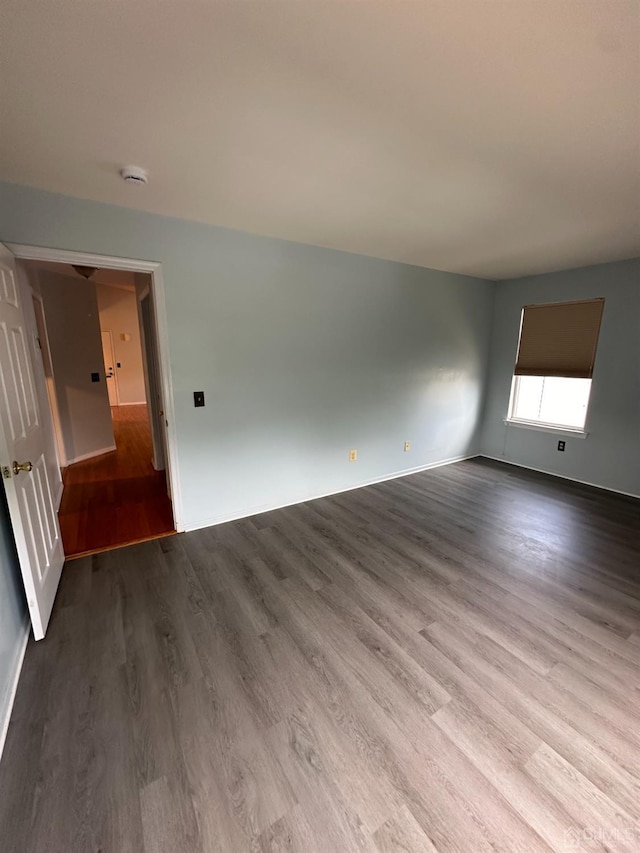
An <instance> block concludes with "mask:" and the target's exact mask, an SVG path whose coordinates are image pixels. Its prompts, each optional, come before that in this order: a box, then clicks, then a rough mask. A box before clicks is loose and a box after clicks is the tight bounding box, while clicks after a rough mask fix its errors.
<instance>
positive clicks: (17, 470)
mask: <svg viewBox="0 0 640 853" xmlns="http://www.w3.org/2000/svg"><path fill="white" fill-rule="evenodd" d="M11 467H12V468H13V475H14V477H17V476H18V474H19V473H20V471H26V472H27V473H29V471H33V465H32V464H31V462H23V463H22V464H21V465H20V464H19V463H18V462H16V461H15V460H14V462H13V465H12V466H11Z"/></svg>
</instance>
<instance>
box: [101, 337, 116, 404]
mask: <svg viewBox="0 0 640 853" xmlns="http://www.w3.org/2000/svg"><path fill="white" fill-rule="evenodd" d="M101 335H102V357H103V359H104V378H105V379H106V380H107V392H108V393H109V405H110V406H118V405H120V395H119V394H118V377H117V375H116V370H115V367H116V360H115V358H114V357H113V336H112V334H111V332H105V330H104V329H103V330H102V331H101Z"/></svg>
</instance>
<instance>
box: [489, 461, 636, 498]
mask: <svg viewBox="0 0 640 853" xmlns="http://www.w3.org/2000/svg"><path fill="white" fill-rule="evenodd" d="M478 456H481V457H483V458H484V459H492V460H493V461H494V462H504V463H505V465H515V467H516V468H524V469H525V470H526V471H535V472H536V473H538V474H548V475H549V476H550V477H558V478H559V479H560V480H569V482H571V483H580V485H581V486H591V487H592V488H593V489H603V491H605V492H613V493H614V494H615V495H624V497H625V498H640V494H639V495H635V494H634V493H633V492H623V491H621V490H620V489H612V488H611V486H602V485H600V483H591V482H589V480H578V479H577V478H576V477H568V476H567V475H566V474H558V473H557V472H556V471H545V469H544V468H532V467H531V465H523V464H522V463H521V462H512V461H511V460H510V459H504V458H503V457H501V456H489V454H488V453H478Z"/></svg>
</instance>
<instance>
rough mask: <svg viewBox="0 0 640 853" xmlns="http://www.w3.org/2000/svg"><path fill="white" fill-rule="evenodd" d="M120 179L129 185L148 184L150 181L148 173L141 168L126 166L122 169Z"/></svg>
mask: <svg viewBox="0 0 640 853" xmlns="http://www.w3.org/2000/svg"><path fill="white" fill-rule="evenodd" d="M120 177H121V178H122V180H123V181H126V182H127V183H128V184H146V183H147V182H148V181H149V178H148V177H147V173H146V171H145V170H144V169H141V168H140V166H124V168H122V169H120Z"/></svg>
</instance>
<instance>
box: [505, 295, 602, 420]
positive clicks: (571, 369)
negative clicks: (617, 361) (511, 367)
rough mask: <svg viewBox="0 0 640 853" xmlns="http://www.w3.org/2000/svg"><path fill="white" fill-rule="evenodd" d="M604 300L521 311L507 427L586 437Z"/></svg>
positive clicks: (526, 308) (556, 304)
mask: <svg viewBox="0 0 640 853" xmlns="http://www.w3.org/2000/svg"><path fill="white" fill-rule="evenodd" d="M603 307H604V300H603V299H589V300H581V301H579V302H556V303H552V304H549V305H527V306H525V307H524V308H523V311H522V320H521V327H520V341H519V345H518V356H517V359H516V367H515V371H514V377H513V384H512V387H511V400H510V403H509V413H508V418H507V420H508V421H511V422H513V423H515V424H518V423H519V424H528V425H533V426H540V427H545V426H546V427H551V428H556V429H558V428H559V429H568V430H577V431H583V430H584V427H585V423H586V417H587V407H588V404H589V394H590V392H591V377H592V375H593V365H594V362H595V355H596V347H597V345H598V334H599V331H600V322H601V318H602V310H603Z"/></svg>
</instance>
